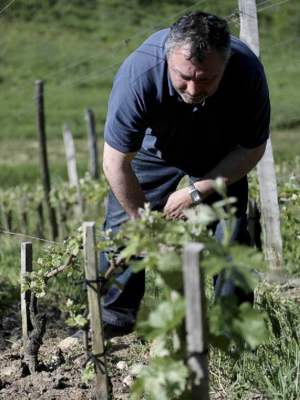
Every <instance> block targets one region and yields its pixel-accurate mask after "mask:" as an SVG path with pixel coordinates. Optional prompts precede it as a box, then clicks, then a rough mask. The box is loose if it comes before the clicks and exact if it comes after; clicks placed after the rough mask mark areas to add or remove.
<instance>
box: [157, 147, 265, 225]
mask: <svg viewBox="0 0 300 400" xmlns="http://www.w3.org/2000/svg"><path fill="white" fill-rule="evenodd" d="M266 145H267V143H264V144H262V145H261V146H259V147H256V148H254V149H246V148H243V147H241V146H238V145H237V146H236V148H234V149H233V150H232V151H230V152H229V153H228V154H227V155H226V156H225V157H224V158H223V159H222V160H221V161H220V162H219V164H217V165H216V167H215V168H213V169H212V170H211V171H210V172H208V173H207V174H206V175H205V176H204V177H203V178H202V179H201V181H198V182H196V183H195V187H196V189H197V190H199V192H200V196H201V198H202V199H203V200H204V199H206V197H208V196H209V195H211V194H212V193H214V192H215V189H214V180H215V179H216V178H218V177H222V178H224V181H225V184H226V186H229V185H231V184H233V183H235V182H237V181H238V180H240V179H241V178H243V177H244V176H245V175H247V173H248V172H250V171H251V170H252V169H253V168H254V167H255V166H256V164H257V163H258V162H259V160H260V159H261V158H262V156H263V155H264V152H265V149H266ZM193 205H194V203H193V201H192V199H191V197H190V195H189V191H188V188H183V189H181V190H177V191H176V192H174V193H172V194H171V196H170V197H169V199H168V201H167V204H166V205H165V208H164V211H165V212H166V213H167V217H166V218H168V219H185V216H184V214H183V210H185V209H187V208H190V207H192V206H193Z"/></svg>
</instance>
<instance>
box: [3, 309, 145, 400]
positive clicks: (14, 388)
mask: <svg viewBox="0 0 300 400" xmlns="http://www.w3.org/2000/svg"><path fill="white" fill-rule="evenodd" d="M18 309H19V304H14V306H13V309H12V313H11V314H10V315H9V316H4V317H3V319H2V326H1V327H0V399H7V400H8V399H11V398H16V399H22V400H27V399H28V400H29V399H30V400H34V399H43V400H57V399H60V400H65V399H71V400H90V399H95V398H96V397H95V393H94V383H93V382H92V381H91V382H90V383H89V384H88V385H86V384H84V383H83V382H82V379H81V373H82V370H83V368H82V365H83V363H84V361H85V356H84V351H83V344H82V340H77V341H73V343H72V344H71V345H70V346H68V347H67V348H62V349H61V348H60V347H59V344H60V342H61V341H62V340H63V339H65V338H67V337H68V336H70V334H72V333H73V332H74V329H70V328H69V327H68V326H67V325H66V323H65V322H64V321H63V320H61V312H60V311H59V310H58V309H55V308H53V309H47V310H46V313H47V320H48V323H47V331H46V334H45V337H44V339H43V344H42V346H41V348H40V351H39V372H38V373H37V374H36V375H30V374H29V370H28V368H27V365H26V364H25V362H24V350H23V347H22V340H21V328H20V327H21V321H20V317H19V312H18ZM43 311H45V310H43ZM111 342H112V346H111V348H110V350H108V351H107V366H108V374H109V379H110V382H111V384H112V399H115V400H117V399H118V400H121V399H122V400H125V399H129V398H130V386H131V384H132V382H133V380H134V377H132V376H131V374H130V369H131V366H132V364H133V362H134V363H143V364H145V363H147V360H148V358H149V346H148V345H147V344H145V343H144V342H142V341H141V339H139V338H138V337H137V335H136V334H135V333H131V334H129V335H126V336H122V337H115V338H113V339H111ZM120 361H122V362H121V363H120Z"/></svg>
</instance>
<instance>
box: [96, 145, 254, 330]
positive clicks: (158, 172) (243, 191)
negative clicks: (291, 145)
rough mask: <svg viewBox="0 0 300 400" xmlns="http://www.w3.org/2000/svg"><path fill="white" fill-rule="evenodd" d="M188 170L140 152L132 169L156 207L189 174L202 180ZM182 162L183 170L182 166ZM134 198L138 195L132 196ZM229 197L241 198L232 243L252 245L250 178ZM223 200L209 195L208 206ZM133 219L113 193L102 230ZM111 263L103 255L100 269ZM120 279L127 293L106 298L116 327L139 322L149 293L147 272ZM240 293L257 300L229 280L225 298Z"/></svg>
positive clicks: (218, 231)
mask: <svg viewBox="0 0 300 400" xmlns="http://www.w3.org/2000/svg"><path fill="white" fill-rule="evenodd" d="M186 163H187V168H186V169H185V168H184V170H182V169H180V168H177V167H176V166H174V165H169V164H168V163H167V162H165V161H164V160H161V159H159V158H157V157H154V156H152V155H151V154H150V153H147V152H146V151H140V152H139V153H138V154H137V156H136V157H135V159H134V160H133V161H132V168H133V170H134V172H135V174H136V176H137V178H138V180H139V182H140V184H141V186H142V189H143V192H144V194H145V197H146V199H147V201H148V202H149V203H150V204H151V207H152V208H158V205H159V204H160V202H161V201H162V199H164V198H165V197H166V196H168V195H169V194H170V193H172V192H174V191H175V190H176V188H177V186H178V183H179V182H180V180H181V179H182V178H183V177H184V176H185V175H187V172H185V171H189V173H188V175H189V176H190V178H191V179H192V180H193V181H197V180H199V179H201V176H200V175H198V176H197V172H198V171H197V170H196V169H195V171H192V172H193V175H191V171H190V168H188V160H187V161H186ZM182 164H184V163H182V160H181V168H182V166H183V167H184V165H182ZM132 195H133V196H134V193H133V194H132ZM228 195H229V196H235V197H237V199H238V202H237V204H236V206H237V209H238V211H237V215H236V216H237V222H236V225H235V228H234V230H233V232H232V236H231V242H235V241H236V242H239V243H242V244H248V245H250V235H249V233H248V230H247V217H246V210H247V200H248V182H247V177H244V178H243V179H241V180H240V181H238V182H236V183H235V184H233V185H231V186H230V187H229V188H228ZM217 200H220V197H219V196H218V195H217V194H213V195H211V196H209V197H208V198H207V200H206V203H208V204H211V203H213V202H215V201H217ZM128 219H129V215H128V214H127V213H126V212H125V211H124V210H123V208H122V207H121V205H120V204H119V202H118V200H117V199H116V197H115V196H114V194H113V193H112V192H110V195H109V202H108V210H107V216H106V220H105V222H104V224H103V227H102V229H103V230H107V229H109V228H111V229H112V232H113V233H117V232H118V231H119V230H120V226H121V224H122V223H123V222H125V221H127V220H128ZM213 231H214V235H215V236H216V237H217V238H218V240H219V241H222V240H223V237H224V233H223V230H222V226H221V223H218V224H215V225H214V227H213ZM108 267H109V263H108V261H107V259H106V257H105V254H104V253H103V252H100V270H101V271H103V272H104V271H106V270H107V269H108ZM116 278H117V279H118V280H119V281H120V283H121V284H122V285H123V287H124V289H123V292H120V291H119V290H118V289H117V288H116V287H113V288H111V289H110V290H109V293H108V294H107V295H105V296H104V297H103V302H102V310H103V311H102V316H103V320H104V321H105V322H108V323H110V324H113V325H118V326H126V325H131V324H134V323H135V320H136V314H137V311H138V309H139V306H140V303H141V301H142V298H143V296H144V293H145V271H141V272H139V273H135V274H134V273H133V272H132V270H131V268H130V267H128V268H127V269H125V270H124V271H123V272H122V273H120V274H118V275H116ZM220 281H221V279H219V278H218V277H215V279H214V283H215V293H219V285H220ZM232 294H236V295H238V297H239V302H240V303H241V302H243V301H253V294H251V295H246V294H245V293H243V292H242V291H240V290H238V288H236V287H235V285H234V283H233V281H232V280H230V279H229V280H227V281H226V282H225V284H223V286H222V290H221V292H220V295H221V296H228V295H232Z"/></svg>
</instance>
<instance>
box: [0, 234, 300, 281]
mask: <svg viewBox="0 0 300 400" xmlns="http://www.w3.org/2000/svg"><path fill="white" fill-rule="evenodd" d="M0 233H5V234H8V235H14V236H20V237H25V238H30V239H34V240H39V241H41V242H46V243H52V244H57V245H63V243H60V242H54V241H53V240H47V239H42V238H39V237H35V236H29V235H23V234H22V233H16V232H9V231H5V230H3V229H0ZM95 237H96V238H98V239H101V238H102V237H101V236H99V235H95ZM255 272H256V273H257V274H258V275H259V276H260V278H261V280H266V279H270V280H272V281H276V282H281V283H283V284H286V285H288V284H290V285H291V286H300V278H299V276H298V275H292V276H289V277H282V276H277V275H272V274H264V273H262V272H259V271H255Z"/></svg>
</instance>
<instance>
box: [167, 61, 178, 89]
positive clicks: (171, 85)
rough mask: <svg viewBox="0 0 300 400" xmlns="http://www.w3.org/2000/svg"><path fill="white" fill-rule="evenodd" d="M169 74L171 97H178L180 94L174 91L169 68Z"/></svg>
mask: <svg viewBox="0 0 300 400" xmlns="http://www.w3.org/2000/svg"><path fill="white" fill-rule="evenodd" d="M167 74H168V85H169V93H170V96H176V95H177V96H178V93H177V92H176V90H175V89H174V86H173V84H172V81H171V77H170V74H169V68H168V72H167Z"/></svg>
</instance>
